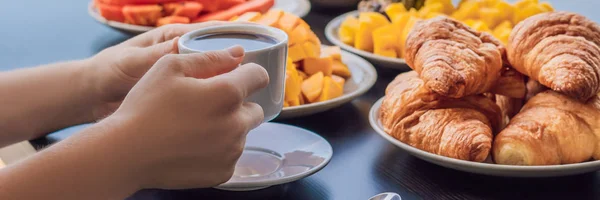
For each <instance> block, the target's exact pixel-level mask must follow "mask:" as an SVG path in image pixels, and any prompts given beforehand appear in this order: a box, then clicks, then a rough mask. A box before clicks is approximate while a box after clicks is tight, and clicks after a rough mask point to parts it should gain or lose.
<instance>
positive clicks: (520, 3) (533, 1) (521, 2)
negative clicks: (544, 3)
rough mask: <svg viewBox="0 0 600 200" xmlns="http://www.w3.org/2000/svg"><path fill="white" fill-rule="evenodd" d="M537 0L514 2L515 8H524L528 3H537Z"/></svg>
mask: <svg viewBox="0 0 600 200" xmlns="http://www.w3.org/2000/svg"><path fill="white" fill-rule="evenodd" d="M538 3H539V2H538V0H521V1H517V2H516V3H515V8H524V7H527V6H529V5H530V4H538Z"/></svg>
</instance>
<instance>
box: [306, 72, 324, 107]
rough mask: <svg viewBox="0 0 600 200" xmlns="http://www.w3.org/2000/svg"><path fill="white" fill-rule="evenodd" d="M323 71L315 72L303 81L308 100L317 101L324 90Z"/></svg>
mask: <svg viewBox="0 0 600 200" xmlns="http://www.w3.org/2000/svg"><path fill="white" fill-rule="evenodd" d="M323 78H324V76H323V73H321V72H318V73H316V74H313V75H312V76H310V77H309V78H308V79H306V80H304V81H303V82H302V94H303V95H304V97H306V100H308V102H310V103H312V102H315V101H316V100H317V99H318V98H319V96H321V92H322V91H323Z"/></svg>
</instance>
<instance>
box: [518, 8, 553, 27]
mask: <svg viewBox="0 0 600 200" xmlns="http://www.w3.org/2000/svg"><path fill="white" fill-rule="evenodd" d="M517 8H520V7H517ZM543 12H546V11H545V10H544V8H543V7H542V6H540V5H538V4H528V5H527V6H526V7H524V8H522V9H517V11H516V13H515V15H514V16H513V23H514V24H518V23H519V22H521V21H523V20H525V19H527V18H528V17H531V16H534V15H537V14H540V13H543Z"/></svg>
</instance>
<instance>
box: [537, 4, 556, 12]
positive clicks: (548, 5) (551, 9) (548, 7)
mask: <svg viewBox="0 0 600 200" xmlns="http://www.w3.org/2000/svg"><path fill="white" fill-rule="evenodd" d="M540 6H541V7H542V8H544V11H546V12H552V11H554V8H553V7H552V5H551V4H550V3H548V2H543V3H540Z"/></svg>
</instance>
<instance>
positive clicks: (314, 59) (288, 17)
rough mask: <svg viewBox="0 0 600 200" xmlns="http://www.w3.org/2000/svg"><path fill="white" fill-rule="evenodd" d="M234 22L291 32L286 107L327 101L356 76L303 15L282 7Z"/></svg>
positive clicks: (339, 92) (252, 14) (337, 94)
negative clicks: (299, 15)
mask: <svg viewBox="0 0 600 200" xmlns="http://www.w3.org/2000/svg"><path fill="white" fill-rule="evenodd" d="M230 20H231V21H244V22H254V23H258V24H263V25H268V26H272V27H275V28H279V29H281V30H283V31H285V32H286V33H287V34H288V59H287V60H288V63H287V67H286V80H285V81H286V84H285V103H284V107H292V106H299V105H303V104H310V103H316V102H323V101H327V100H330V99H334V98H337V97H339V96H342V95H343V93H344V85H345V82H346V80H347V79H348V78H350V77H351V76H352V74H351V72H350V70H349V69H348V66H347V65H346V64H345V63H344V62H342V50H341V49H340V48H339V47H337V46H325V47H323V46H321V41H320V40H319V38H318V37H317V35H316V34H315V33H314V32H313V31H312V30H311V29H310V26H309V25H308V24H307V23H306V22H305V21H304V20H302V19H301V18H300V17H298V16H295V15H293V14H291V13H287V12H284V11H281V10H277V9H272V10H270V11H268V12H267V13H264V14H262V13H259V12H247V13H244V14H242V15H239V16H234V17H232V18H231V19H230Z"/></svg>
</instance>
